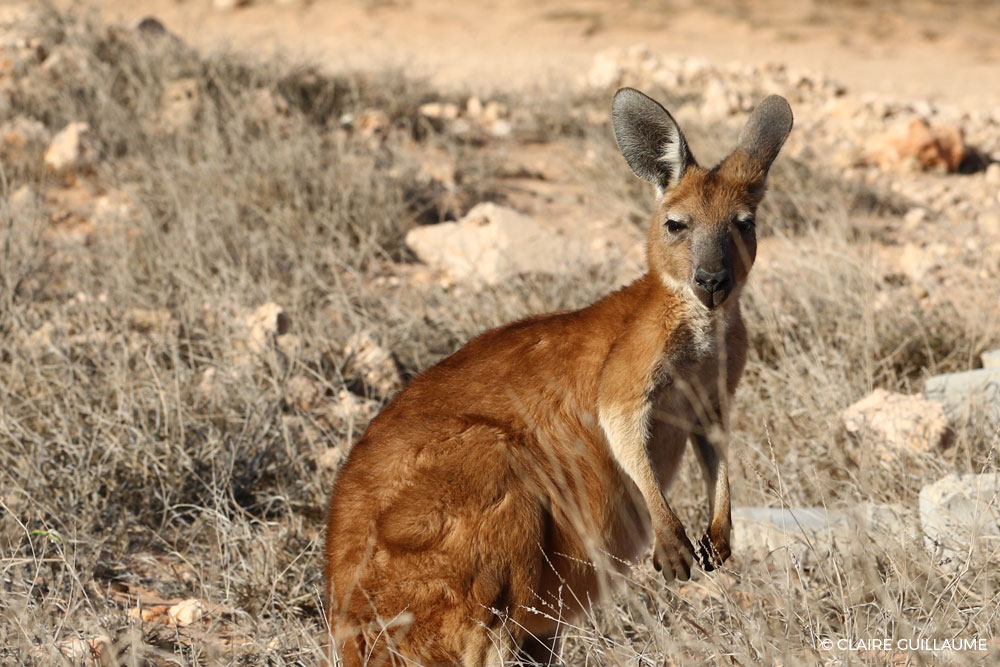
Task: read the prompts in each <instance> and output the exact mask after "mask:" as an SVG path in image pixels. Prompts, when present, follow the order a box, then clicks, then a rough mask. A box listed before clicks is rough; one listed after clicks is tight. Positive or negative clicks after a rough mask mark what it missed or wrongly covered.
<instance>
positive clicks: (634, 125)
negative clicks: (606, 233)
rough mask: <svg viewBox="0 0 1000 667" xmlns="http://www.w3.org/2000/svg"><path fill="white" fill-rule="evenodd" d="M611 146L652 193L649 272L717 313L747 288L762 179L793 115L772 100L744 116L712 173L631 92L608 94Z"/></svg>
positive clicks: (656, 109)
mask: <svg viewBox="0 0 1000 667" xmlns="http://www.w3.org/2000/svg"><path fill="white" fill-rule="evenodd" d="M612 118H613V121H614V126H615V137H616V138H617V139H618V146H619V147H620V148H621V151H622V154H624V156H625V160H626V161H627V162H628V164H629V166H630V167H632V171H634V172H635V174H636V175H637V176H638V177H639V178H641V179H643V180H645V181H649V182H650V183H652V184H653V185H655V186H656V192H657V205H656V212H655V213H654V215H653V222H652V224H651V225H650V230H649V240H648V246H647V255H648V259H649V270H650V271H651V272H653V273H654V274H656V275H657V276H658V277H659V278H660V279H661V280H662V281H663V282H664V284H666V285H667V286H668V287H672V288H674V289H678V290H690V293H692V294H693V295H694V296H696V297H697V298H698V300H699V301H700V302H701V303H702V304H704V306H705V307H706V308H708V309H710V310H711V309H713V308H716V307H717V306H719V305H721V304H722V303H723V302H725V301H726V299H727V297H729V295H730V294H732V293H733V292H734V291H736V290H738V289H739V288H740V287H741V286H742V285H743V283H744V282H745V281H746V278H747V274H749V272H750V267H751V266H752V265H753V260H754V257H755V256H756V253H757V238H756V229H755V222H754V218H755V215H756V212H757V205H758V204H760V201H761V199H763V197H764V186H765V181H766V180H767V172H768V170H769V169H770V167H771V163H772V162H773V161H774V158H775V157H777V155H778V151H779V150H781V146H782V144H784V143H785V138H786V137H787V136H788V133H789V132H790V131H791V129H792V110H791V108H790V107H789V106H788V102H787V101H786V100H785V98H783V97H779V96H777V95H771V96H770V97H767V98H766V99H764V100H763V101H762V102H761V103H760V104H759V105H757V108H756V109H754V110H753V113H751V114H750V119H749V120H748V121H747V124H746V126H745V127H744V128H743V131H742V132H741V133H740V137H739V141H738V143H737V145H736V149H735V150H734V151H733V152H732V153H730V154H729V156H728V157H726V158H725V159H724V160H723V161H722V162H720V163H719V164H717V165H716V166H715V167H712V168H711V169H705V168H704V167H701V166H699V165H698V163H697V162H696V161H695V159H694V155H692V154H691V150H690V149H689V148H688V145H687V141H686V140H685V139H684V135H683V134H682V133H681V129H680V127H678V125H677V122H676V121H675V120H674V119H673V117H672V116H671V115H670V114H669V113H668V112H667V110H666V109H664V108H663V106H661V105H660V104H659V103H658V102H656V101H655V100H653V99H652V98H650V97H647V96H646V95H644V94H643V93H640V92H639V91H638V90H634V89H632V88H622V89H621V90H619V91H618V92H617V93H616V94H615V99H614V103H613V105H612Z"/></svg>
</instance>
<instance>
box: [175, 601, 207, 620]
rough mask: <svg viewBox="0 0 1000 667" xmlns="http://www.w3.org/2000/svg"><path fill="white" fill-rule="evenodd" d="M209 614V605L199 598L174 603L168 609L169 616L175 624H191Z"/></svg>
mask: <svg viewBox="0 0 1000 667" xmlns="http://www.w3.org/2000/svg"><path fill="white" fill-rule="evenodd" d="M206 615H208V607H207V606H205V603H204V602H202V601H201V600H199V599H198V598H191V599H190V600H184V601H182V602H178V603H177V604H175V605H172V606H171V607H170V608H169V609H168V610H167V616H168V617H169V618H170V621H171V622H172V623H173V624H174V625H180V626H185V625H191V624H192V623H194V622H195V621H198V620H201V619H202V618H204V617H205V616H206Z"/></svg>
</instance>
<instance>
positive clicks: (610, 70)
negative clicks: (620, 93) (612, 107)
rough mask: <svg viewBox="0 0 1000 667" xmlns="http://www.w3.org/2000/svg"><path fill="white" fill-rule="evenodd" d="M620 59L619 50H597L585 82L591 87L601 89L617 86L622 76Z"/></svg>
mask: <svg viewBox="0 0 1000 667" xmlns="http://www.w3.org/2000/svg"><path fill="white" fill-rule="evenodd" d="M620 60H621V52H620V51H619V50H618V49H605V50H604V51H600V52H598V53H597V54H596V55H595V56H594V61H593V63H592V64H591V65H590V70H589V71H588V72H587V83H589V84H590V86H591V87H592V88H597V89H601V90H603V89H605V88H612V87H614V86H617V85H618V84H619V82H620V81H621V78H622V67H621V64H620Z"/></svg>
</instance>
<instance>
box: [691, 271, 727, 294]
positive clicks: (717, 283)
mask: <svg viewBox="0 0 1000 667" xmlns="http://www.w3.org/2000/svg"><path fill="white" fill-rule="evenodd" d="M694 281H695V282H696V283H698V287H700V288H702V289H703V290H705V291H706V292H716V291H719V290H722V289H725V287H726V285H727V283H728V282H729V271H727V270H725V269H722V270H721V271H719V272H718V273H709V272H708V271H706V270H704V269H698V270H697V271H695V273H694Z"/></svg>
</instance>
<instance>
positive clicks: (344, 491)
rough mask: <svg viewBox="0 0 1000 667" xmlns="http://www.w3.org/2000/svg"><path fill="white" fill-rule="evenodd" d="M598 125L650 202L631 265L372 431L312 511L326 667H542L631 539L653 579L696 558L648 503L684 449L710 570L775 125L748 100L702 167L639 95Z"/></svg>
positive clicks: (663, 512)
mask: <svg viewBox="0 0 1000 667" xmlns="http://www.w3.org/2000/svg"><path fill="white" fill-rule="evenodd" d="M612 117H613V120H614V129H615V136H616V138H617V139H618V145H619V147H620V148H621V150H622V153H623V154H624V156H625V159H626V161H627V162H628V164H629V166H631V168H632V170H633V171H634V172H635V173H636V175H638V176H639V177H640V178H642V179H644V180H646V181H649V182H650V183H652V184H653V185H655V186H656V191H657V200H656V210H655V212H654V213H653V218H652V222H651V224H650V227H649V236H648V242H647V258H648V263H649V270H648V272H647V273H646V274H645V275H644V276H643V277H642V278H639V279H638V280H636V281H635V282H633V283H632V284H630V285H628V286H627V287H624V288H622V289H620V290H618V291H617V292H614V293H613V294H610V295H608V296H606V297H604V298H603V299H601V300H600V301H598V302H597V303H594V304H593V305H591V306H588V307H586V308H583V309H581V310H577V311H573V312H565V313H555V314H551V315H541V316H536V317H530V318H527V319H525V320H521V321H520V322H514V323H513V324H508V325H506V326H502V327H500V328H498V329H493V330H492V331H487V332H486V333H484V334H481V335H480V336H478V337H476V338H474V339H473V340H471V341H469V342H468V343H467V344H466V345H465V346H464V347H463V348H462V349H460V350H459V351H458V352H456V353H455V354H453V355H451V356H450V357H448V358H447V359H445V360H444V361H442V362H440V363H439V364H437V365H436V366H434V367H432V368H429V369H427V370H426V371H424V372H423V373H421V374H420V375H419V376H418V377H416V378H415V379H414V380H413V382H412V383H411V384H410V386H409V387H407V388H406V389H405V390H404V391H402V392H401V393H400V394H399V395H397V396H396V397H395V398H394V399H393V400H392V402H391V403H389V405H387V406H386V407H385V409H384V410H383V411H382V412H381V413H380V414H379V415H378V416H377V417H376V418H375V419H374V420H372V422H371V424H370V425H369V427H368V430H367V431H366V432H365V434H364V437H363V438H362V439H361V441H360V442H359V443H358V444H357V445H356V446H355V447H354V448H353V449H352V450H351V452H350V454H349V455H348V457H347V460H346V462H345V463H344V466H343V468H342V469H341V471H340V473H339V476H338V478H337V480H336V483H335V485H334V489H333V493H332V495H331V498H330V508H329V522H328V527H327V541H326V580H327V584H328V595H329V600H328V622H329V625H330V630H331V633H332V637H333V649H332V651H333V654H334V659H335V660H337V659H339V660H342V661H343V664H345V665H361V664H407V665H410V664H423V665H439V664H440V665H443V664H448V665H452V664H461V665H466V666H474V665H475V666H478V665H485V664H504V663H506V662H508V661H512V660H517V659H523V658H526V657H527V658H530V659H533V660H537V661H540V662H541V663H542V664H548V663H549V661H550V660H552V659H553V656H554V655H555V653H554V651H555V650H556V646H557V632H558V629H559V625H560V620H561V619H572V618H573V617H574V616H575V615H577V614H579V613H580V612H581V611H583V610H584V609H585V608H586V607H587V605H589V604H590V602H591V600H593V599H595V598H596V597H597V596H598V595H600V594H601V593H602V592H603V591H604V590H605V589H606V584H607V582H608V581H609V575H610V573H613V572H614V571H616V570H617V571H622V570H624V569H626V568H627V563H628V562H630V561H634V560H635V559H636V558H637V557H639V556H640V555H641V554H642V552H643V550H644V549H645V548H646V546H647V544H648V542H649V538H650V537H652V538H653V542H654V550H653V562H654V565H655V567H656V568H657V569H658V570H661V571H662V572H663V575H664V576H665V577H666V579H667V580H668V581H670V580H672V579H673V578H678V579H688V578H689V577H690V573H691V566H692V563H693V561H694V558H695V548H694V546H693V545H692V543H691V541H690V540H689V539H688V537H687V534H686V533H685V531H684V527H683V526H682V525H681V522H680V521H679V520H678V518H677V516H676V515H675V514H674V512H673V510H671V508H670V505H669V504H668V503H667V500H666V497H665V495H664V494H665V492H666V490H667V489H668V487H669V485H670V482H671V479H672V477H673V475H674V472H675V471H676V469H677V467H678V464H679V462H680V459H681V455H682V454H683V451H684V446H685V442H686V441H687V440H688V439H689V438H690V439H691V441H692V444H693V448H694V451H695V454H696V455H697V456H698V459H699V461H700V462H701V465H702V468H703V471H704V474H705V480H706V484H707V488H708V505H709V513H710V515H711V518H710V520H709V524H708V529H707V531H706V533H705V535H704V537H702V538H701V541H700V543H699V546H700V548H699V556H700V557H701V560H702V562H703V564H704V567H705V569H706V570H711V569H713V568H714V566H715V565H718V564H720V563H722V562H723V561H725V560H726V558H728V556H729V554H730V544H729V537H730V506H729V479H728V474H727V469H726V451H727V422H728V409H729V405H730V403H731V401H732V396H733V392H734V391H735V389H736V385H737V383H738V382H739V379H740V375H741V374H742V372H743V366H744V363H745V360H746V350H747V336H746V330H745V328H744V326H743V320H742V318H741V315H740V306H739V296H740V292H741V290H742V288H743V285H744V284H745V282H746V279H747V274H748V272H749V271H750V267H751V265H752V264H753V261H754V256H755V254H756V238H755V225H754V219H755V213H756V210H757V206H758V204H759V203H760V201H761V199H762V198H763V196H764V190H765V180H766V177H767V173H768V170H769V168H770V166H771V163H772V162H773V160H774V159H775V157H776V156H777V154H778V151H779V150H780V149H781V146H782V144H783V143H784V141H785V138H786V137H787V136H788V133H789V132H790V131H791V128H792V112H791V109H790V108H789V106H788V102H787V101H785V99H784V98H781V97H778V96H774V95H772V96H770V97H768V98H767V99H765V100H763V101H762V102H761V103H760V104H759V105H758V106H757V108H756V109H755V110H754V111H753V113H752V114H751V115H750V118H749V120H748V121H747V124H746V127H745V128H744V129H743V131H742V133H741V134H740V137H739V141H738V144H737V146H736V149H735V150H734V151H733V152H732V153H731V154H730V155H729V156H728V157H727V158H725V159H724V160H723V161H722V162H721V163H720V164H718V165H716V166H715V167H713V168H712V169H705V168H703V167H701V166H699V165H698V163H697V162H696V161H695V159H694V156H693V155H692V154H691V151H690V150H689V149H688V145H687V142H686V140H685V139H684V135H683V134H681V130H680V128H679V127H678V126H677V123H676V122H675V121H674V119H673V118H672V117H671V115H670V114H669V113H668V112H667V110H666V109H664V108H663V107H662V106H660V104H659V103H657V102H656V101H654V100H653V99H651V98H649V97H647V96H646V95H644V94H643V93H640V92H639V91H637V90H633V89H631V88H624V89H622V90H619V91H618V92H617V94H616V95H615V98H614V103H613V106H612Z"/></svg>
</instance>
